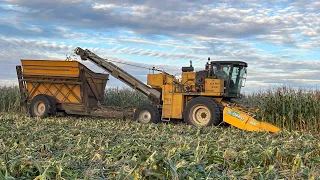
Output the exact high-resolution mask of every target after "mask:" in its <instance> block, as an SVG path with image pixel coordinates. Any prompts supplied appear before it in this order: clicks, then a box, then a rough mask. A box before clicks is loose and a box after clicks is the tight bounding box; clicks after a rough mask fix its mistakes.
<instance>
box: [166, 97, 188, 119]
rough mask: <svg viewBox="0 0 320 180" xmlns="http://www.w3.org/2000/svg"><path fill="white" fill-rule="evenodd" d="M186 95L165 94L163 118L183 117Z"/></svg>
mask: <svg viewBox="0 0 320 180" xmlns="http://www.w3.org/2000/svg"><path fill="white" fill-rule="evenodd" d="M183 102H184V96H183V95H182V94H179V93H178V94H171V93H170V94H165V96H164V100H163V106H162V118H169V119H170V118H176V119H182V113H183V106H184V103H183Z"/></svg>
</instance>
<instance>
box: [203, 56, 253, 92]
mask: <svg viewBox="0 0 320 180" xmlns="http://www.w3.org/2000/svg"><path fill="white" fill-rule="evenodd" d="M206 67H210V68H209V69H208V72H209V77H212V78H216V79H223V80H224V84H225V87H224V89H225V97H229V98H236V97H239V96H240V91H241V87H243V86H244V83H243V82H244V81H245V77H246V74H247V67H248V64H247V63H245V62H242V61H212V62H211V63H210V64H209V66H208V65H206Z"/></svg>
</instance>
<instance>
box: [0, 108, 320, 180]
mask: <svg viewBox="0 0 320 180" xmlns="http://www.w3.org/2000/svg"><path fill="white" fill-rule="evenodd" d="M319 138H320V136H319V134H313V135H312V134H310V133H299V132H296V131H295V132H289V131H286V130H283V131H282V132H281V133H280V134H270V133H255V132H245V131H242V130H239V129H235V128H232V127H229V128H219V127H214V126H211V127H206V128H201V129H197V128H195V127H193V126H188V125H185V124H182V123H181V124H171V123H169V124H165V123H161V124H141V123H137V122H135V121H123V120H119V119H108V120H106V119H103V118H101V119H99V118H91V117H49V118H46V119H35V118H30V117H28V116H27V115H24V114H12V113H2V114H1V115H0V179H14V178H16V179H37V180H40V179H58V180H62V179H88V180H89V179H176V180H177V179H189V180H193V179H311V180H316V179H318V178H319V177H320V142H319Z"/></svg>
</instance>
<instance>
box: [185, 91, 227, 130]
mask: <svg viewBox="0 0 320 180" xmlns="http://www.w3.org/2000/svg"><path fill="white" fill-rule="evenodd" d="M183 117H184V121H185V122H187V123H188V124H191V125H194V126H197V127H204V126H210V125H215V126H217V125H219V124H220V123H221V122H222V119H221V116H220V109H219V107H218V105H217V103H216V101H215V100H213V99H211V98H207V97H197V98H194V99H192V100H191V101H190V102H189V103H188V104H187V106H186V108H185V110H184V112H183Z"/></svg>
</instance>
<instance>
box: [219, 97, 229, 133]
mask: <svg viewBox="0 0 320 180" xmlns="http://www.w3.org/2000/svg"><path fill="white" fill-rule="evenodd" d="M215 101H216V103H217V105H218V107H219V110H220V119H221V126H225V127H228V126H230V124H228V123H226V122H224V121H223V110H224V106H223V105H222V104H221V103H220V102H219V101H217V100H215Z"/></svg>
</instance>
